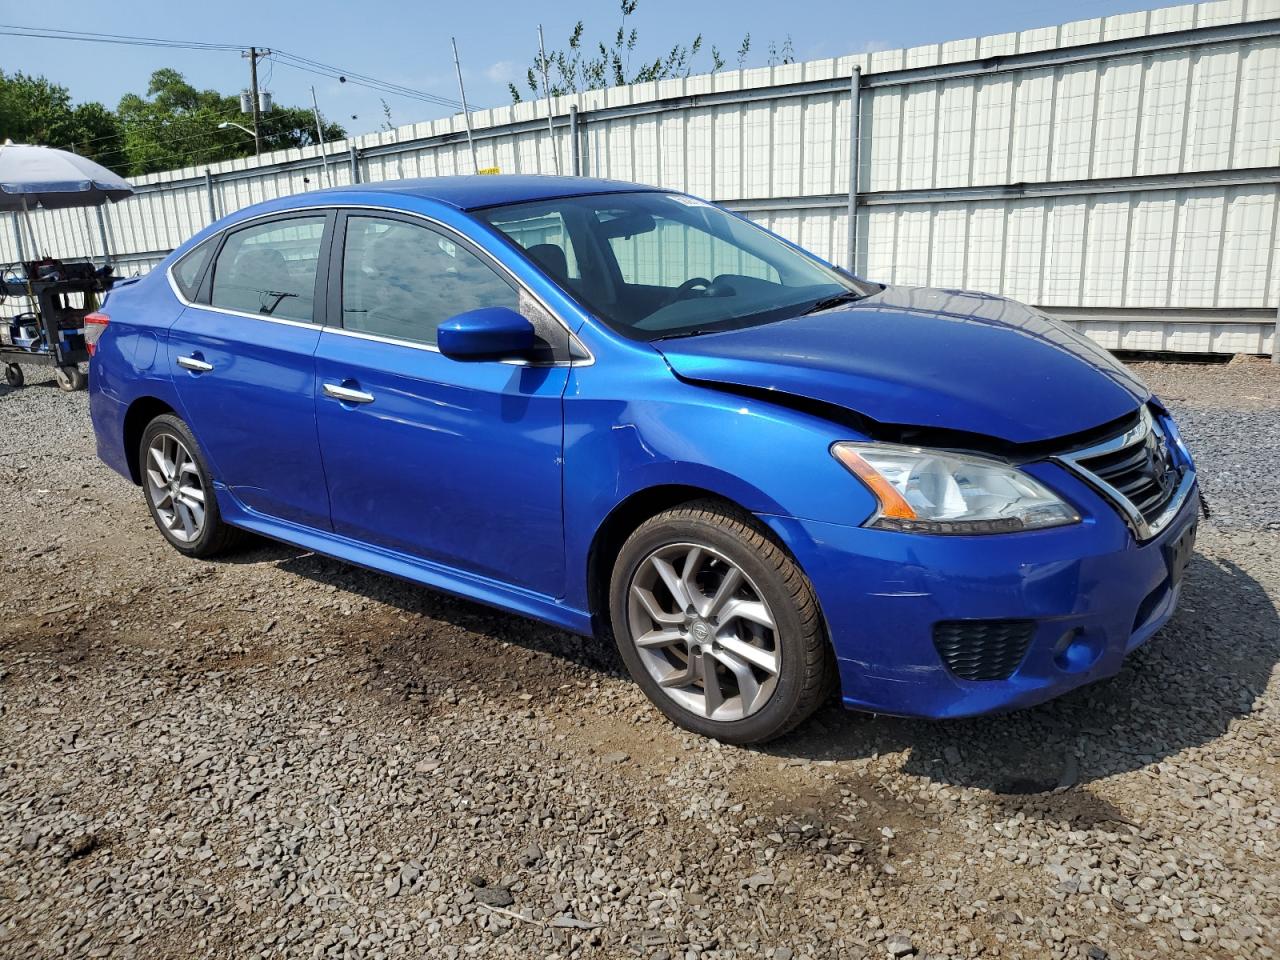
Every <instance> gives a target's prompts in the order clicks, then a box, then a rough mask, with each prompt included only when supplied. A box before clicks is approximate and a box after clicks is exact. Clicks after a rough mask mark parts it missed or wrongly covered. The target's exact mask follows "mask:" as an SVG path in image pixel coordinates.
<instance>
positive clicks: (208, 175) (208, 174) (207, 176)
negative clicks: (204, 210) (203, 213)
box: [204, 167, 218, 223]
mask: <svg viewBox="0 0 1280 960" xmlns="http://www.w3.org/2000/svg"><path fill="white" fill-rule="evenodd" d="M204 189H205V193H206V194H208V197H209V222H210V223H213V222H214V221H215V220H217V219H218V205H217V204H216V203H215V202H214V199H213V171H211V170H210V169H209V168H208V167H205V168H204Z"/></svg>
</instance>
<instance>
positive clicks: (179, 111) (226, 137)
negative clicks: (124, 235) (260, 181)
mask: <svg viewBox="0 0 1280 960" xmlns="http://www.w3.org/2000/svg"><path fill="white" fill-rule="evenodd" d="M227 121H231V122H235V123H239V124H241V125H243V126H246V127H249V126H251V123H250V119H249V118H248V117H246V116H243V115H241V113H240V97H239V95H238V94H237V95H235V96H226V95H224V94H221V93H219V92H218V91H216V90H197V89H196V88H195V87H193V86H191V84H189V83H187V81H186V79H185V78H184V77H183V76H182V74H181V73H179V72H178V71H177V70H174V69H172V68H164V69H162V70H157V71H155V73H153V74H152V75H151V82H150V83H149V84H148V86H147V92H146V95H145V96H139V95H138V94H135V93H128V94H125V95H124V96H123V97H121V98H120V104H119V106H118V107H117V108H116V110H115V111H114V112H113V111H111V110H108V109H107V108H106V107H104V106H103V105H102V104H100V103H82V104H79V105H76V106H72V104H71V97H70V94H69V93H68V92H67V89H66V87H63V86H60V85H58V84H55V83H53V82H51V81H49V80H47V79H45V78H44V77H30V76H27V75H25V74H22V73H15V74H5V73H4V72H3V71H0V140H3V139H4V138H8V139H11V140H13V141H14V142H15V143H37V144H43V145H45V146H50V147H58V148H61V149H64V150H72V151H74V152H75V153H78V154H80V155H81V156H85V157H89V158H90V159H92V160H96V161H97V162H98V163H101V164H102V165H103V166H105V167H108V168H110V169H112V170H114V171H116V172H117V173H119V174H121V175H123V176H138V175H140V174H144V173H154V172H157V171H160V170H172V169H174V168H177V167H186V166H196V165H200V164H206V163H216V162H218V161H220V160H234V159H236V158H238V157H247V156H253V152H254V145H253V137H252V136H250V135H249V134H246V133H245V132H244V131H243V130H239V129H237V128H235V127H227V128H226V129H225V130H219V129H218V124H220V123H224V122H227ZM260 130H261V133H262V149H263V151H264V152H265V151H268V150H281V149H284V148H286V147H301V146H308V145H310V144H313V143H315V142H316V127H315V118H314V116H313V115H312V113H311V111H310V110H309V109H306V108H304V107H274V108H273V109H272V110H271V111H270V112H268V113H265V114H263V115H262V118H261V122H260ZM345 136H346V131H345V130H343V128H342V127H341V126H339V125H338V124H335V123H330V124H326V125H325V127H324V137H325V139H326V140H339V139H342V138H343V137H345Z"/></svg>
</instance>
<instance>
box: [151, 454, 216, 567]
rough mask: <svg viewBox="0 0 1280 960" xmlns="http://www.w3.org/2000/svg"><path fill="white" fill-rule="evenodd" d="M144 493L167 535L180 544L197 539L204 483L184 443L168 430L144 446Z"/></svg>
mask: <svg viewBox="0 0 1280 960" xmlns="http://www.w3.org/2000/svg"><path fill="white" fill-rule="evenodd" d="M147 496H148V497H150V499H151V506H152V507H153V508H154V509H155V512H156V516H157V517H159V518H160V523H161V524H162V525H163V526H164V528H165V530H166V531H167V532H168V533H169V535H170V536H171V537H173V538H174V539H175V540H178V541H180V542H182V543H191V542H193V541H195V540H198V539H199V538H200V534H201V533H203V532H204V517H205V489H204V482H203V481H202V480H201V478H200V469H199V467H197V466H196V462H195V459H194V458H193V457H192V456H191V452H190V451H189V450H188V449H187V447H186V444H184V443H183V442H182V441H181V440H180V439H178V438H177V437H175V436H174V435H173V434H171V433H158V434H156V435H155V437H154V438H153V439H152V440H151V443H150V445H149V446H148V447H147Z"/></svg>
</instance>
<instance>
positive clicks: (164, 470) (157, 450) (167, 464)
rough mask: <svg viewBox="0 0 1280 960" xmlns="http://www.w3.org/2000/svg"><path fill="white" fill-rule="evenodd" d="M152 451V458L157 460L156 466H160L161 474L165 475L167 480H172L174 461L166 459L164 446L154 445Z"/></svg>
mask: <svg viewBox="0 0 1280 960" xmlns="http://www.w3.org/2000/svg"><path fill="white" fill-rule="evenodd" d="M150 453H151V459H152V460H154V461H155V462H156V466H157V467H159V468H160V476H162V477H164V479H165V480H172V479H173V463H172V461H170V460H168V459H166V457H165V455H164V448H163V447H162V446H161V447H154V446H153V447H152V448H151V450H150Z"/></svg>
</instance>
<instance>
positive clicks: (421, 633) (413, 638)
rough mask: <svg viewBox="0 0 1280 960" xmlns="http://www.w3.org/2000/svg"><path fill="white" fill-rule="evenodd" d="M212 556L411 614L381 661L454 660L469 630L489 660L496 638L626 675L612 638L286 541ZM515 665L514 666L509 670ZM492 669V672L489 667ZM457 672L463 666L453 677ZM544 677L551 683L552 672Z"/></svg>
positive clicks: (468, 660)
mask: <svg viewBox="0 0 1280 960" xmlns="http://www.w3.org/2000/svg"><path fill="white" fill-rule="evenodd" d="M216 562H221V563H231V564H271V565H272V566H274V567H276V568H277V569H278V570H280V571H282V572H285V573H288V574H292V575H294V576H299V577H304V578H306V579H307V580H310V581H312V582H314V583H317V584H320V585H322V586H324V587H326V588H329V587H332V588H334V589H336V590H337V591H340V592H343V593H345V594H354V595H356V596H358V597H363V598H364V599H366V600H370V601H374V602H375V603H378V604H385V605H386V606H387V607H389V608H391V610H392V611H394V613H395V614H398V615H404V616H408V617H409V618H410V622H409V624H407V625H406V624H403V623H400V622H399V621H398V618H397V623H399V628H398V629H396V628H394V627H393V629H392V631H391V632H393V633H396V634H398V636H387V637H385V639H386V640H387V644H386V645H385V647H384V648H383V649H382V650H381V651H380V659H382V660H383V661H386V660H387V659H388V658H389V657H391V656H394V655H395V654H396V653H397V652H399V653H402V654H405V655H416V656H417V658H418V659H428V660H431V661H432V662H433V663H435V664H437V665H438V664H439V662H440V661H441V660H443V659H455V657H456V654H455V652H454V650H453V648H454V647H455V646H456V642H455V637H456V633H457V631H466V632H467V633H469V634H473V635H480V638H482V639H481V642H484V641H490V642H491V643H492V647H493V649H492V650H489V651H487V652H486V656H487V657H489V658H490V659H494V658H496V657H498V656H500V654H501V646H500V645H501V644H503V643H510V644H516V645H518V646H520V647H523V648H524V649H525V650H528V651H531V652H533V653H542V654H548V655H550V656H552V657H557V658H560V659H562V660H566V661H568V662H569V663H571V664H576V665H577V666H580V667H583V668H586V669H587V670H589V671H591V672H592V673H593V674H604V675H607V676H613V677H621V676H625V669H624V667H623V665H622V661H621V659H620V658H619V657H618V655H617V651H616V650H615V649H614V647H613V645H612V644H606V643H601V642H599V641H597V640H595V639H593V638H590V637H580V636H577V635H575V634H572V633H568V632H567V631H564V630H557V629H556V628H555V627H552V626H549V625H547V624H543V623H540V622H538V621H536V620H531V619H529V618H528V617H523V616H520V615H519V614H514V613H506V612H504V611H502V610H498V609H495V608H493V607H489V606H486V605H484V604H482V603H477V602H475V601H472V600H467V599H465V598H462V597H457V596H453V595H452V594H448V593H444V592H442V591H438V590H433V589H431V588H430V587H424V586H419V585H418V584H415V583H412V582H410V581H407V580H401V579H400V578H398V577H393V576H391V575H390V574H383V573H379V572H377V571H373V570H366V569H365V568H363V567H357V566H354V565H352V564H348V563H345V562H343V561H341V560H335V559H332V558H330V557H325V556H322V555H320V554H317V553H312V552H310V551H308V550H303V549H300V548H297V547H293V546H289V545H287V544H283V543H277V542H275V541H271V540H265V539H259V540H258V541H257V542H256V543H253V544H252V545H250V546H248V547H247V548H246V549H244V550H240V551H237V552H235V553H233V554H228V555H227V556H225V557H222V558H219V559H218V561H216ZM382 632H384V633H385V631H382ZM457 659H458V660H459V663H460V665H461V666H473V665H474V664H475V663H476V658H475V657H474V656H473V655H472V653H468V654H466V655H465V656H464V657H457ZM407 669H409V668H408V666H407V665H406V670H407ZM519 669H520V668H519V667H517V666H515V665H513V670H517V671H518V670H519ZM496 672H497V671H490V673H491V674H493V673H496ZM461 677H462V674H461V673H460V674H459V675H458V676H457V677H454V678H453V679H460V678H461ZM467 678H468V679H472V680H474V679H477V677H476V676H475V675H474V673H469V674H468V675H467ZM441 679H442V680H443V681H446V682H447V681H448V680H449V679H450V678H449V676H448V675H446V676H444V677H442V678H441ZM480 679H483V676H481V677H480ZM549 679H550V680H551V681H553V682H554V678H549ZM566 680H567V678H563V677H562V678H561V682H564V681H566Z"/></svg>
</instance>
